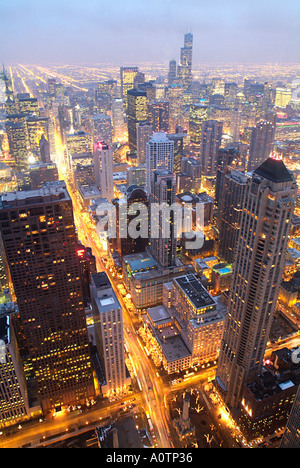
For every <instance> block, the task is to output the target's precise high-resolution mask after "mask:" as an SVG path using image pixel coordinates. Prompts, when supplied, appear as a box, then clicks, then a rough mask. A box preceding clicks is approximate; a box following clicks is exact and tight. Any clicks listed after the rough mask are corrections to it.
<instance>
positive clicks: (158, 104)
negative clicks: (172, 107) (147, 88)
mask: <svg viewBox="0 0 300 468" xmlns="http://www.w3.org/2000/svg"><path fill="white" fill-rule="evenodd" d="M148 113H149V120H150V122H151V123H152V126H153V131H154V132H166V133H168V131H169V102H168V101H166V100H165V99H164V100H161V101H152V102H150V103H149V105H148Z"/></svg>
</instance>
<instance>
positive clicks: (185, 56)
mask: <svg viewBox="0 0 300 468" xmlns="http://www.w3.org/2000/svg"><path fill="white" fill-rule="evenodd" d="M192 55H193V34H191V33H186V34H185V35H184V47H182V48H181V51H180V64H179V65H178V78H179V79H180V80H181V83H182V84H183V86H184V87H188V86H189V85H190V84H191V83H192V81H193V77H192Z"/></svg>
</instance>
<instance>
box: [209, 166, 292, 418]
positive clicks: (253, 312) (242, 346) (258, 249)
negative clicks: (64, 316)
mask: <svg viewBox="0 0 300 468" xmlns="http://www.w3.org/2000/svg"><path fill="white" fill-rule="evenodd" d="M296 191H297V186H296V183H295V181H294V178H293V176H292V175H291V173H290V172H289V171H288V170H287V169H286V167H285V165H284V163H283V161H281V160H275V159H272V158H269V159H267V160H266V161H265V162H264V163H263V164H262V165H261V166H259V167H258V168H257V169H256V170H255V171H254V172H253V174H252V176H251V178H250V180H249V182H248V184H247V188H246V193H245V202H244V205H243V212H242V215H241V226H240V233H239V238H238V242H237V251H236V261H235V267H234V273H233V278H232V283H231V291H230V297H229V303H228V310H227V316H226V321H225V329H224V335H223V339H222V345H221V349H220V356H219V362H218V367H217V373H216V385H217V387H218V389H219V391H220V393H221V394H222V395H223V399H224V402H225V404H226V405H227V406H228V408H229V409H230V411H231V413H232V416H233V417H234V418H236V417H237V416H238V412H239V406H240V403H241V392H242V388H243V385H244V384H245V383H248V382H249V381H252V380H253V379H255V378H256V377H257V376H258V375H259V374H260V372H261V370H262V365H263V358H264V353H265V349H266V345H267V340H268V338H269V333H270V327H271V323H272V318H273V314H274V311H275V307H276V302H277V297H278V291H279V286H280V283H281V277H282V272H283V268H284V263H285V251H286V246H287V242H288V235H289V230H290V225H291V220H292V215H293V211H294V204H295V201H294V196H295V194H296Z"/></svg>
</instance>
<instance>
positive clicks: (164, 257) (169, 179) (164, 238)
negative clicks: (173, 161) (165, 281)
mask: <svg viewBox="0 0 300 468" xmlns="http://www.w3.org/2000/svg"><path fill="white" fill-rule="evenodd" d="M175 201H176V177H175V174H173V173H171V172H168V171H163V170H155V171H154V172H153V173H152V177H151V195H150V220H151V229H150V252H151V254H152V256H153V257H154V258H155V260H156V261H157V262H158V264H159V265H160V266H161V267H162V268H167V267H172V266H174V265H175V260H176V245H177V231H176V221H175V215H176V213H174V212H173V211H168V207H170V206H171V205H173V204H174V203H175ZM162 204H164V206H165V208H164V206H163V207H162V209H161V210H158V209H157V208H158V205H162ZM155 205H156V206H155ZM153 228H154V229H155V228H157V231H156V232H154V229H153Z"/></svg>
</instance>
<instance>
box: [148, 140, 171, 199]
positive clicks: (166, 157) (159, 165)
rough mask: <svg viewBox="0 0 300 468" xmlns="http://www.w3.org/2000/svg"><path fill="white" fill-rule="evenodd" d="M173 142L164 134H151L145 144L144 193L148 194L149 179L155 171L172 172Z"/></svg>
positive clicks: (149, 188)
mask: <svg viewBox="0 0 300 468" xmlns="http://www.w3.org/2000/svg"><path fill="white" fill-rule="evenodd" d="M173 167H174V141H173V140H170V139H169V138H168V137H167V134H166V133H164V132H157V133H153V136H152V138H151V139H150V140H149V141H148V142H147V143H146V191H147V193H148V194H150V190H151V178H152V174H153V172H154V171H155V170H156V169H161V170H165V171H169V172H173Z"/></svg>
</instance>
